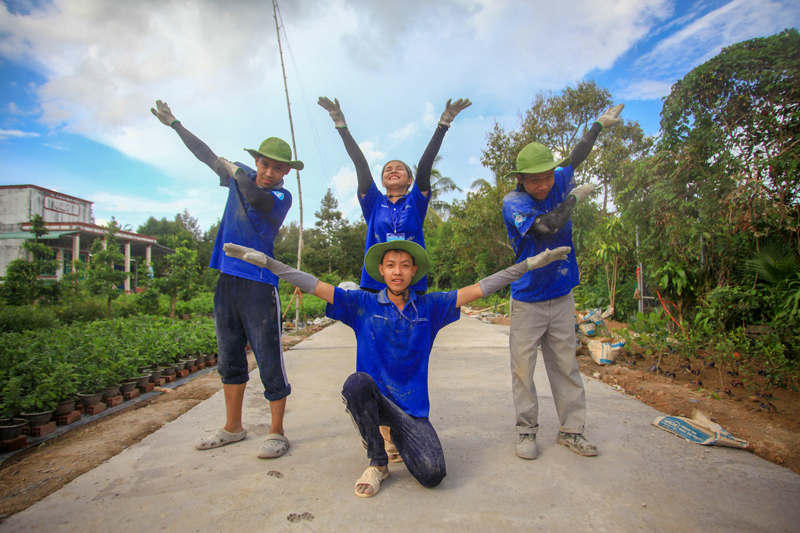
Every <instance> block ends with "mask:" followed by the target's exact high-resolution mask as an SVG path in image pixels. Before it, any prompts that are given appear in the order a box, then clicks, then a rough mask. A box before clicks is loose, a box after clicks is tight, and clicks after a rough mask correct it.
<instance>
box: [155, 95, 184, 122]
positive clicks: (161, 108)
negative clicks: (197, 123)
mask: <svg viewBox="0 0 800 533" xmlns="http://www.w3.org/2000/svg"><path fill="white" fill-rule="evenodd" d="M156 109H158V111H156ZM156 109H153V108H152V107H151V108H150V112H151V113H153V114H154V115H155V116H156V118H157V119H158V120H160V121H161V123H162V124H163V125H165V126H169V127H170V128H171V127H172V124H173V123H175V122H180V120H178V119H177V118H175V116H174V115H173V114H172V111H170V109H169V106H168V105H167V103H166V102H162V101H161V100H156Z"/></svg>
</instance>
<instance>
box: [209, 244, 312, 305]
mask: <svg viewBox="0 0 800 533" xmlns="http://www.w3.org/2000/svg"><path fill="white" fill-rule="evenodd" d="M222 249H223V250H224V251H225V255H227V256H228V257H235V258H236V259H241V260H242V261H247V262H248V263H250V264H251V265H256V266H259V267H261V268H266V269H268V270H269V271H271V272H272V273H273V274H275V275H276V276H278V277H279V278H281V279H282V280H284V281H286V282H288V283H291V284H292V285H294V286H295V287H297V288H298V289H300V290H301V291H303V292H305V293H307V294H314V291H315V290H316V289H317V278H315V277H314V276H312V275H311V274H307V273H306V272H303V271H301V270H297V269H296V268H292V267H290V266H288V265H284V264H283V263H281V262H280V261H278V260H276V259H273V258H271V257H270V256H268V255H267V254H265V253H262V252H259V251H258V250H254V249H252V248H248V247H246V246H239V245H238V244H233V243H230V242H226V243H225V244H224V245H223V246H222Z"/></svg>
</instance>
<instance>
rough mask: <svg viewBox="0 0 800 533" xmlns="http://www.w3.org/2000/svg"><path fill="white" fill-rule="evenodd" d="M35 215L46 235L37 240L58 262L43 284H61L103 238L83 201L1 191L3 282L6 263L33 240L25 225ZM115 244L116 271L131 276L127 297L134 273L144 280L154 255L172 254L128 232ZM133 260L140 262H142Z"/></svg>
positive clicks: (23, 188) (15, 188)
mask: <svg viewBox="0 0 800 533" xmlns="http://www.w3.org/2000/svg"><path fill="white" fill-rule="evenodd" d="M34 215H41V217H42V218H43V219H44V221H45V224H46V226H47V229H48V230H50V233H49V234H47V235H45V236H44V237H41V240H42V241H43V242H44V243H45V244H47V245H49V246H50V247H51V248H52V249H53V251H55V253H56V259H58V261H59V268H58V269H57V270H56V271H55V272H53V273H52V274H51V275H49V276H43V278H46V279H61V277H62V276H63V275H64V274H66V273H68V272H69V271H70V270H71V269H72V259H73V258H76V259H80V260H81V261H83V262H84V263H85V262H87V259H89V250H90V249H91V247H92V243H93V242H94V241H95V239H102V238H103V237H104V235H105V231H106V230H105V228H104V227H103V226H98V225H97V224H94V223H92V202H90V201H88V200H83V199H81V198H76V197H74V196H69V195H67V194H63V193H60V192H57V191H51V190H49V189H45V188H43V187H38V186H36V185H3V186H0V276H5V273H6V267H7V266H8V264H9V263H10V262H11V261H13V260H14V259H24V258H26V254H27V252H26V251H25V249H24V248H23V247H22V244H23V243H24V242H25V241H26V240H32V239H33V234H32V233H31V232H30V230H31V223H30V219H31V217H32V216H34ZM117 241H118V242H119V243H120V248H121V250H122V252H123V253H124V254H125V261H124V264H123V265H121V268H122V269H124V270H125V272H131V273H132V275H131V277H130V278H129V279H128V280H126V281H125V290H126V291H130V290H131V287H134V288H135V287H136V286H137V285H138V283H137V282H138V274H139V269H140V268H141V270H142V273H143V274H144V273H145V272H146V270H147V269H146V267H147V265H149V264H150V262H151V261H152V257H153V255H156V256H162V255H168V254H172V253H174V251H173V250H171V249H169V248H166V247H164V246H161V245H159V244H157V243H156V238H155V237H150V236H148V235H140V234H138V233H134V232H131V231H120V232H118V233H117ZM135 257H140V258H142V257H143V258H144V261H143V262H142V261H137V260H136V259H135ZM139 263H142V264H141V265H139Z"/></svg>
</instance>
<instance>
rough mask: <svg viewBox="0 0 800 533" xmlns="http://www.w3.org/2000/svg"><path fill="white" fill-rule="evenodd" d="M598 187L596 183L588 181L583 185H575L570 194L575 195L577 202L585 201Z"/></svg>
mask: <svg viewBox="0 0 800 533" xmlns="http://www.w3.org/2000/svg"><path fill="white" fill-rule="evenodd" d="M596 188H597V185H595V184H594V183H587V184H585V185H581V186H580V187H575V188H574V189H572V191H570V194H571V195H573V196H574V197H575V199H576V200H577V202H576V204H579V203H581V202H582V201H584V200H585V199H586V198H587V197H588V196H589V195H590V194H592V193H593V192H594V190H595V189H596Z"/></svg>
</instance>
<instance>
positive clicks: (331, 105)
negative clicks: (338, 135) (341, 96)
mask: <svg viewBox="0 0 800 533" xmlns="http://www.w3.org/2000/svg"><path fill="white" fill-rule="evenodd" d="M317 103H318V104H319V105H320V106H322V107H323V108H324V109H325V110H326V111H327V112H328V114H330V116H331V118H332V119H333V123H334V125H335V126H336V127H337V128H344V127H345V126H347V123H346V122H345V121H344V113H342V108H341V107H340V106H339V100H337V99H336V98H334V99H333V102H331V100H330V98H326V97H325V96H320V97H319V100H317Z"/></svg>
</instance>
